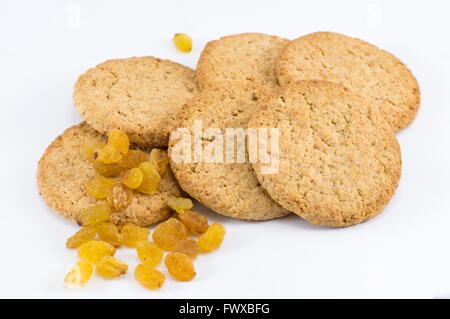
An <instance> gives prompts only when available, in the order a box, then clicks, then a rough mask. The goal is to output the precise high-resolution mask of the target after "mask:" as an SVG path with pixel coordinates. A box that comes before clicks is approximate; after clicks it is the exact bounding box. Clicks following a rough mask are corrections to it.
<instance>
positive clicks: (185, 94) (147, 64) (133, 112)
mask: <svg viewBox="0 0 450 319" xmlns="http://www.w3.org/2000/svg"><path fill="white" fill-rule="evenodd" d="M194 78H195V72H194V71H193V70H192V69H190V68H187V67H185V66H183V65H180V64H178V63H174V62H171V61H168V60H161V59H157V58H153V57H140V58H129V59H119V60H109V61H106V62H103V63H101V64H99V65H97V66H96V67H95V68H92V69H89V70H88V71H87V72H86V73H84V74H83V75H81V76H80V77H79V79H78V81H77V83H76V84H75V89H74V93H73V100H74V104H75V106H76V107H77V108H78V111H79V112H80V114H81V116H82V117H83V118H84V119H85V120H86V122H87V123H88V124H89V125H91V126H92V127H93V128H94V129H96V130H97V131H99V132H100V133H102V134H106V133H107V132H109V131H110V130H112V129H113V128H120V129H122V130H123V131H124V132H125V133H127V135H128V136H129V138H130V141H132V142H134V143H136V144H138V145H141V146H167V142H168V139H169V133H170V131H171V130H172V128H173V127H174V126H176V125H175V124H174V123H176V119H177V116H176V115H177V113H178V112H179V110H180V109H181V107H182V106H183V104H185V103H186V102H187V101H188V100H189V99H190V98H192V97H193V96H195V94H196V92H197V85H196V84H195V80H194Z"/></svg>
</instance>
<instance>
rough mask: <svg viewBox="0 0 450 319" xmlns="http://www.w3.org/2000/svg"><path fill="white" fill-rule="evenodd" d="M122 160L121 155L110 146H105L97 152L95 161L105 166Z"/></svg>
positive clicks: (122, 156)
mask: <svg viewBox="0 0 450 319" xmlns="http://www.w3.org/2000/svg"><path fill="white" fill-rule="evenodd" d="M123 158H124V155H123V153H121V152H120V151H119V150H118V149H117V148H115V147H114V146H113V145H111V144H107V145H106V146H105V147H104V148H102V149H100V150H99V151H98V152H97V160H99V161H100V162H102V163H105V164H117V163H120V162H121V161H122V160H123Z"/></svg>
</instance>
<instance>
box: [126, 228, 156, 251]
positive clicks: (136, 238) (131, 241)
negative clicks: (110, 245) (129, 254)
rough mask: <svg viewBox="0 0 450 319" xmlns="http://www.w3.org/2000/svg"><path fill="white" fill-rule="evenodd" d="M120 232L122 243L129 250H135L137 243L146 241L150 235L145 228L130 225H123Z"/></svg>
mask: <svg viewBox="0 0 450 319" xmlns="http://www.w3.org/2000/svg"><path fill="white" fill-rule="evenodd" d="M120 232H121V233H122V243H123V244H124V245H125V246H127V247H130V248H135V247H136V245H137V243H138V242H140V241H142V240H146V239H147V237H148V235H149V234H150V231H149V230H148V229H147V228H144V227H139V226H136V225H134V224H130V223H127V224H125V225H123V227H122V229H121V230H120Z"/></svg>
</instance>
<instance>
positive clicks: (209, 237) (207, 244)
mask: <svg viewBox="0 0 450 319" xmlns="http://www.w3.org/2000/svg"><path fill="white" fill-rule="evenodd" d="M224 237H225V227H223V226H222V225H221V224H218V223H214V224H211V226H209V227H208V230H207V231H206V232H204V233H203V234H201V235H200V237H199V238H198V242H197V244H198V248H199V249H200V251H201V252H204V253H207V252H210V251H213V250H215V249H217V248H219V246H220V244H221V243H222V240H223V238H224Z"/></svg>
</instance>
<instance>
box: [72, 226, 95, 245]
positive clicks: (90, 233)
mask: <svg viewBox="0 0 450 319" xmlns="http://www.w3.org/2000/svg"><path fill="white" fill-rule="evenodd" d="M95 236H97V232H96V231H95V229H94V228H91V227H83V228H81V229H80V230H79V231H77V232H76V233H75V235H73V236H72V237H70V238H68V239H67V241H66V247H67V248H77V247H78V246H81V245H82V244H84V243H87V242H88V241H91V240H93V239H94V238H95Z"/></svg>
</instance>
